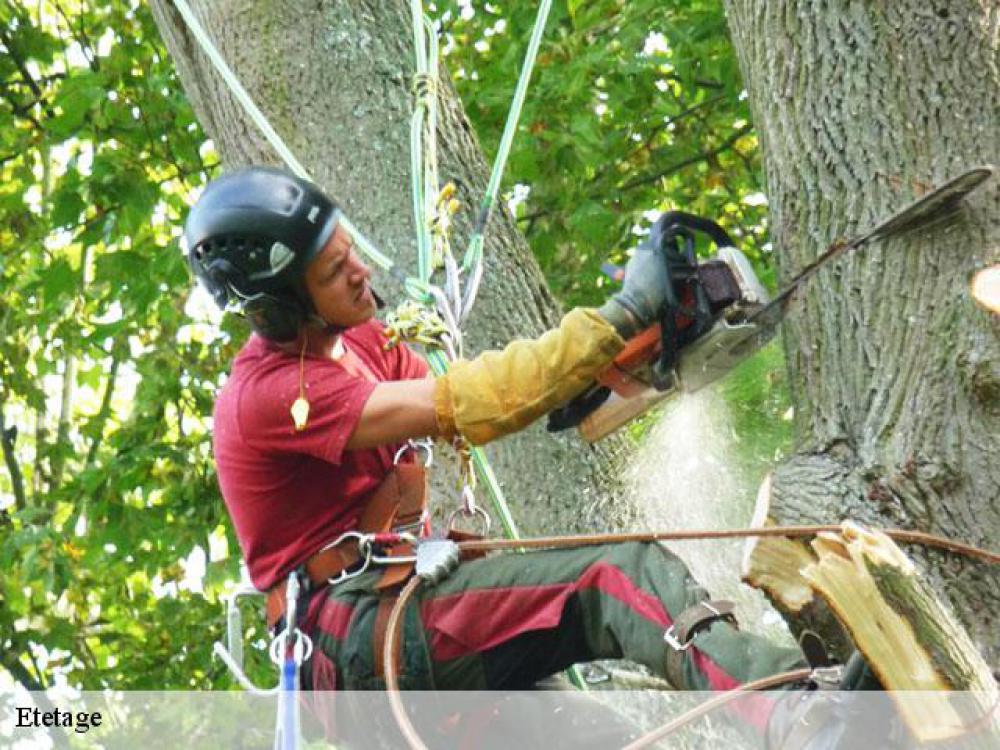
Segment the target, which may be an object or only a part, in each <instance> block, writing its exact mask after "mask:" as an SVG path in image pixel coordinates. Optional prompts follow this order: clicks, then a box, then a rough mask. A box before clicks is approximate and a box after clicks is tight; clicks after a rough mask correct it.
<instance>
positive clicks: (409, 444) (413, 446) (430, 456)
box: [392, 438, 434, 468]
mask: <svg viewBox="0 0 1000 750" xmlns="http://www.w3.org/2000/svg"><path fill="white" fill-rule="evenodd" d="M421 449H422V450H424V451H425V452H426V456H427V457H426V459H425V460H424V468H427V467H429V466H430V465H431V464H433V463H434V442H433V441H432V440H431V439H430V438H420V439H419V440H414V439H412V438H411V439H410V440H407V441H406V442H405V443H404V444H403V445H402V446H400V448H399V450H398V451H396V455H395V457H394V458H393V459H392V463H393V465H396V464H398V463H399V460H400V459H401V458H402V457H403V456H404V454H405V453H406V451H408V450H414V451H418V452H419V451H420V450H421Z"/></svg>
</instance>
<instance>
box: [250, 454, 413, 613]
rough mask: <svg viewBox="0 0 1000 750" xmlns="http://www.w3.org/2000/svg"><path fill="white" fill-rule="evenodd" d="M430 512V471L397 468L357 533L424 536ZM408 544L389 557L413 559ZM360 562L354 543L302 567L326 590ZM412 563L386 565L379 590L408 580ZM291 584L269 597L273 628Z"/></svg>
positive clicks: (366, 510) (364, 514)
mask: <svg viewBox="0 0 1000 750" xmlns="http://www.w3.org/2000/svg"><path fill="white" fill-rule="evenodd" d="M426 508H427V471H426V469H425V468H424V467H423V466H422V465H420V464H416V463H407V464H396V465H395V466H394V467H393V468H392V471H390V472H389V473H388V474H387V475H386V477H385V479H383V480H382V482H381V483H380V484H379V486H378V487H376V488H375V491H374V492H372V494H371V496H370V497H369V498H368V501H367V502H366V503H365V508H364V510H363V511H362V513H361V517H360V518H359V519H358V524H357V529H358V531H360V532H362V533H365V534H374V533H379V532H386V531H393V530H395V531H409V532H411V533H414V534H418V535H419V534H422V533H423V532H424V531H425V529H424V528H423V526H424V516H425V509H426ZM412 554H413V549H412V548H411V547H410V545H408V544H402V545H396V546H395V547H393V548H392V549H391V550H390V551H389V556H391V557H399V556H404V555H412ZM360 560H361V555H360V553H359V552H358V547H357V543H356V542H355V541H354V540H353V539H351V540H348V541H346V542H344V543H343V544H340V545H337V546H336V547H329V548H327V549H324V550H322V551H321V552H317V553H316V554H315V555H313V556H312V557H310V558H309V559H308V560H306V562H305V564H304V565H303V568H304V571H305V573H306V576H307V577H308V579H309V583H310V584H312V586H313V587H318V586H323V585H325V584H326V582H327V581H329V580H330V579H331V578H333V577H334V576H336V575H338V574H339V573H341V572H343V571H345V570H347V569H348V568H350V567H351V566H352V565H355V564H356V563H358V562H359V561H360ZM412 571H413V563H393V564H391V565H386V567H385V570H384V572H383V574H382V578H381V579H380V580H379V582H378V584H376V588H377V589H379V590H382V589H386V588H390V587H392V586H395V585H396V584H398V583H401V582H403V581H405V580H406V579H407V578H409V576H410V573H411V572H412ZM287 587H288V582H287V581H285V580H283V581H281V582H280V583H278V584H277V585H276V586H274V587H273V588H272V589H271V590H270V591H269V592H268V594H267V605H266V612H267V625H268V627H269V628H273V627H274V626H275V624H277V622H278V621H279V620H280V619H281V618H282V617H283V616H284V614H285V605H286V603H287V602H286V598H285V593H286V590H287Z"/></svg>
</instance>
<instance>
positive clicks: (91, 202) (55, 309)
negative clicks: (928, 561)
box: [0, 0, 785, 689]
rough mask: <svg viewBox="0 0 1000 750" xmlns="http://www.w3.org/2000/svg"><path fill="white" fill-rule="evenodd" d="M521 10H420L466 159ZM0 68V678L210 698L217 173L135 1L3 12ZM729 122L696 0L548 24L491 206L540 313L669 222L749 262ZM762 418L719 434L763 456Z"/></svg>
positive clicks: (705, 18) (748, 160)
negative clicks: (501, 214) (521, 248)
mask: <svg viewBox="0 0 1000 750" xmlns="http://www.w3.org/2000/svg"><path fill="white" fill-rule="evenodd" d="M534 8H535V6H534V4H533V3H515V4H511V7H507V6H505V5H498V4H485V3H468V2H463V3H459V4H457V5H447V4H446V5H441V6H440V7H438V8H434V9H433V13H434V14H435V16H436V17H438V18H440V19H441V20H442V27H443V31H444V34H445V40H446V49H447V59H446V63H447V65H448V66H449V67H450V69H451V70H452V71H454V74H455V81H456V85H457V87H458V90H459V92H460V94H461V95H462V97H463V99H464V101H465V104H466V107H467V110H468V113H469V115H470V117H471V119H472V120H473V123H474V125H475V127H476V129H477V131H478V133H479V135H480V137H481V139H482V141H483V143H484V145H485V147H486V150H487V152H491V151H492V150H493V149H495V146H496V143H497V142H498V140H499V135H500V132H501V130H502V127H503V120H504V117H505V116H506V111H507V106H508V104H509V99H510V95H511V93H512V91H513V87H514V82H515V80H516V75H517V70H518V67H519V64H520V60H521V57H522V55H523V52H524V48H525V46H526V43H527V38H528V35H529V34H530V29H531V24H532V22H533V20H534ZM651 34H652V36H651ZM0 45H2V50H0V51H2V52H3V54H2V55H0V76H2V78H3V81H4V85H3V87H2V89H0V176H2V180H0V247H2V257H0V263H2V265H0V275H2V278H3V288H4V298H3V303H2V306H0V434H2V437H3V441H2V442H3V454H4V461H5V470H4V471H2V472H0V566H2V569H3V571H4V573H3V575H2V579H0V666H2V667H3V668H4V669H6V670H7V671H8V672H9V673H10V674H12V675H13V677H14V678H15V679H17V680H18V681H20V682H21V683H22V684H24V685H26V686H29V687H34V688H37V687H42V686H46V685H49V684H51V683H52V682H53V681H54V680H56V679H60V680H66V681H68V682H70V683H71V684H75V685H79V686H81V687H84V688H87V689H100V688H102V687H105V686H114V687H116V688H120V689H140V688H145V689H152V688H162V687H171V688H184V687H189V686H190V687H210V686H222V685H230V684H231V683H230V682H229V679H228V677H227V676H226V675H225V674H224V668H223V667H222V665H221V664H219V663H218V662H213V661H212V660H211V657H210V650H209V647H210V644H211V642H212V641H213V640H215V639H216V638H218V637H219V636H220V634H221V633H220V630H221V627H222V624H223V623H222V618H221V616H220V613H221V608H220V607H219V604H218V595H219V593H220V591H222V590H223V588H224V587H226V586H227V585H230V584H231V582H232V581H233V580H235V579H237V578H238V555H237V543H236V540H235V538H234V536H233V533H232V530H231V527H230V525H229V523H228V521H227V520H226V518H225V512H224V507H223V504H222V502H221V499H220V497H219V493H218V490H217V487H216V483H215V478H214V473H213V469H212V463H211V457H210V455H211V450H210V428H211V420H210V415H211V405H212V401H213V397H214V394H215V392H216V390H217V388H218V387H219V385H220V383H221V380H222V378H223V377H224V376H223V374H222V373H223V372H224V370H225V368H226V366H227V363H228V362H229V361H230V360H231V359H232V356H233V355H234V353H235V351H236V350H237V348H238V346H239V345H240V344H241V340H242V338H243V336H244V335H245V332H244V329H243V327H242V326H241V325H240V324H239V323H238V322H232V321H231V320H228V321H224V322H223V323H222V324H221V328H219V327H216V326H215V325H214V324H212V325H209V324H206V323H204V322H199V319H197V315H196V316H195V318H192V315H191V314H189V311H193V308H192V307H191V303H190V302H189V295H190V289H191V281H190V278H189V275H188V273H187V271H186V269H185V266H184V262H183V259H182V256H181V254H180V252H179V251H178V249H177V246H176V237H177V234H178V229H177V228H178V227H179V225H180V223H181V221H182V219H183V215H184V212H185V210H186V208H185V207H186V205H187V204H188V202H189V201H190V198H191V195H192V191H194V190H196V189H197V188H198V187H199V186H200V185H202V184H203V183H204V181H205V180H206V179H208V178H209V177H210V176H211V175H212V174H213V172H214V170H215V168H216V157H215V155H214V153H213V152H212V148H211V145H210V144H206V142H205V136H204V134H203V133H202V131H201V130H200V128H199V127H198V124H197V123H196V122H195V120H194V117H193V114H192V112H191V109H190V107H189V105H188V103H187V102H186V100H185V98H184V95H183V93H182V91H181V88H180V85H179V82H178V79H177V76H176V74H175V72H174V70H173V68H172V64H171V62H170V60H169V59H168V57H167V54H166V51H165V48H164V46H163V44H162V42H161V41H160V39H159V37H158V34H157V30H156V28H155V26H154V24H153V22H152V19H151V18H150V15H149V12H148V10H147V8H146V6H145V5H144V4H142V3H140V2H138V1H137V0H97V2H89V3H84V2H82V0H40V2H38V3H32V4H30V6H29V5H27V4H16V3H15V4H14V5H11V4H5V5H3V6H2V7H0ZM644 50H645V52H644ZM555 103H557V105H558V106H553V105H554V104H555ZM748 122H749V114H748V112H747V110H746V104H745V102H744V101H743V98H742V96H741V85H740V83H739V77H738V74H737V69H736V63H735V60H734V58H733V53H732V51H731V49H730V47H729V44H728V41H727V39H726V29H725V22H724V18H723V14H722V9H721V7H720V5H719V3H718V2H714V1H712V0H694V1H693V2H682V1H681V0H667V2H662V0H661V1H655V2H654V1H653V0H632V1H631V2H625V1H624V0H620V1H612V0H597V1H596V2H588V3H582V2H578V1H576V0H569V1H568V2H560V3H556V4H555V8H554V10H553V17H552V18H551V19H550V24H549V28H548V31H547V35H546V42H545V44H544V45H543V47H542V51H541V54H540V57H539V60H538V67H537V70H536V73H535V77H534V79H533V84H532V89H531V94H530V96H529V99H528V102H527V105H526V109H525V114H524V118H523V121H522V126H521V129H520V134H519V137H518V138H517V139H516V140H515V147H514V151H513V154H512V157H511V162H510V165H509V169H508V172H507V183H506V184H507V187H508V189H510V190H513V188H514V186H515V185H525V186H529V187H530V194H529V196H528V198H527V199H526V200H524V201H523V202H522V203H520V205H519V206H517V208H516V215H517V217H518V219H519V221H520V224H521V226H522V228H523V229H524V230H525V232H526V233H527V235H528V239H529V241H530V242H531V244H532V247H533V248H534V250H535V252H536V254H537V257H538V258H539V261H540V262H541V264H542V266H543V269H544V270H545V273H546V276H547V278H548V280H549V281H550V283H551V285H552V287H553V289H554V290H555V291H556V293H557V295H559V296H560V297H561V298H562V299H563V300H564V301H565V302H566V303H567V304H570V305H571V304H579V303H589V302H595V301H597V300H598V299H600V298H601V297H603V295H604V294H605V293H606V290H602V286H603V284H604V280H603V279H602V277H601V276H600V273H599V266H600V263H601V262H602V261H603V260H604V259H605V258H606V256H608V255H611V256H613V258H614V259H616V260H621V257H622V256H623V254H624V253H625V251H627V250H628V249H629V248H630V247H631V246H632V245H633V244H634V243H635V241H636V237H635V234H636V227H641V226H642V225H643V224H644V223H645V222H647V221H648V216H646V215H645V214H646V212H648V211H652V210H659V209H663V208H667V207H676V208H682V209H685V210H689V211H693V212H697V213H704V214H706V215H709V216H713V217H716V218H718V219H719V220H720V221H721V222H722V223H723V224H724V225H725V226H726V227H727V228H729V229H730V230H731V231H732V232H733V233H734V234H735V235H736V236H738V237H740V236H742V244H743V246H744V248H746V249H748V250H749V251H750V252H751V254H752V255H753V256H754V257H755V258H756V259H757V260H758V261H762V260H766V254H767V253H766V245H765V240H766V224H765V220H764V210H765V206H764V205H763V203H762V201H761V200H759V195H758V194H759V191H760V187H759V186H758V184H757V183H756V177H755V175H756V173H757V171H758V160H757V155H756V142H755V138H754V136H753V133H752V131H751V129H750V126H749V124H748ZM186 305H188V307H187V308H186V307H185V306H186ZM195 307H196V306H195ZM779 364H780V355H778V354H777V353H776V352H775V353H773V354H772V355H771V358H770V359H768V360H766V361H763V362H758V363H756V364H754V365H752V366H750V367H752V369H753V370H754V371H753V372H752V373H750V374H749V375H748V376H747V377H746V378H741V379H737V380H736V381H735V383H736V385H735V386H734V387H735V388H737V390H738V389H739V388H741V387H744V386H745V387H746V388H751V391H752V392H750V393H744V392H742V391H740V392H738V393H737V394H736V396H734V398H735V399H736V400H740V401H744V400H747V399H748V398H749V399H750V402H752V403H754V404H755V405H758V406H760V405H765V404H766V403H769V402H768V399H771V395H770V394H772V393H773V392H772V391H771V390H770V389H768V388H767V387H766V386H765V387H761V386H759V385H755V386H750V385H746V384H748V383H757V384H759V383H761V382H766V378H765V379H763V380H762V379H761V376H760V372H759V371H760V370H762V369H763V370H767V371H768V372H772V371H775V370H776V369H777V367H778V366H779ZM740 383H743V384H744V386H740V385H739V384H740ZM779 398H780V397H779ZM783 403H784V402H780V403H779V402H778V401H776V402H774V403H773V404H772V405H771V406H770V407H768V408H770V410H771V412H777V411H783V408H782V404H783ZM759 413H760V412H759V411H753V414H748V415H746V416H745V424H744V425H743V426H746V427H747V428H748V429H751V430H754V431H760V432H767V431H768V429H769V427H768V424H769V423H764V424H760V423H754V422H753V420H754V419H758V418H759V417H755V416H754V415H757V414H759ZM774 439H775V440H778V441H780V440H784V439H785V436H784V435H783V434H781V435H777V437H775V438H774ZM765 442H766V441H754V440H751V441H749V443H750V444H753V445H755V446H759V445H762V444H764V443H765ZM776 445H777V444H775V447H776ZM768 450H770V448H768ZM205 552H210V553H211V559H210V560H209V561H208V563H207V567H206V572H205V575H204V577H200V576H199V575H198V571H197V568H198V558H199V556H202V557H204V553H205ZM192 553H193V554H192ZM257 657H260V654H257ZM258 661H259V664H258V666H257V671H256V673H255V676H256V677H257V678H258V679H260V680H261V681H264V682H267V681H268V678H267V677H264V674H265V670H266V661H265V660H264V659H263V658H259V659H258ZM271 679H273V678H271Z"/></svg>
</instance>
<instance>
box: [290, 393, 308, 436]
mask: <svg viewBox="0 0 1000 750" xmlns="http://www.w3.org/2000/svg"><path fill="white" fill-rule="evenodd" d="M291 411H292V421H293V422H294V423H295V429H296V431H301V430H304V429H305V428H306V423H307V422H308V421H309V402H308V401H306V400H305V399H304V398H303V397H302V396H299V397H298V398H297V399H295V403H294V404H292V409H291Z"/></svg>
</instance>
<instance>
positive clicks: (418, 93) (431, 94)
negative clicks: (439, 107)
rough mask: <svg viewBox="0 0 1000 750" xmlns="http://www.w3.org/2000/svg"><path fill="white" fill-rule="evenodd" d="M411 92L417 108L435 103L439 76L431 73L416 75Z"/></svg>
mask: <svg viewBox="0 0 1000 750" xmlns="http://www.w3.org/2000/svg"><path fill="white" fill-rule="evenodd" d="M410 90H411V91H412V92H413V97H414V98H415V99H416V104H417V106H420V105H422V104H426V103H427V102H430V101H433V100H434V99H435V98H436V97H437V76H434V75H432V74H430V73H415V74H414V75H413V83H412V84H411V87H410Z"/></svg>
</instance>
